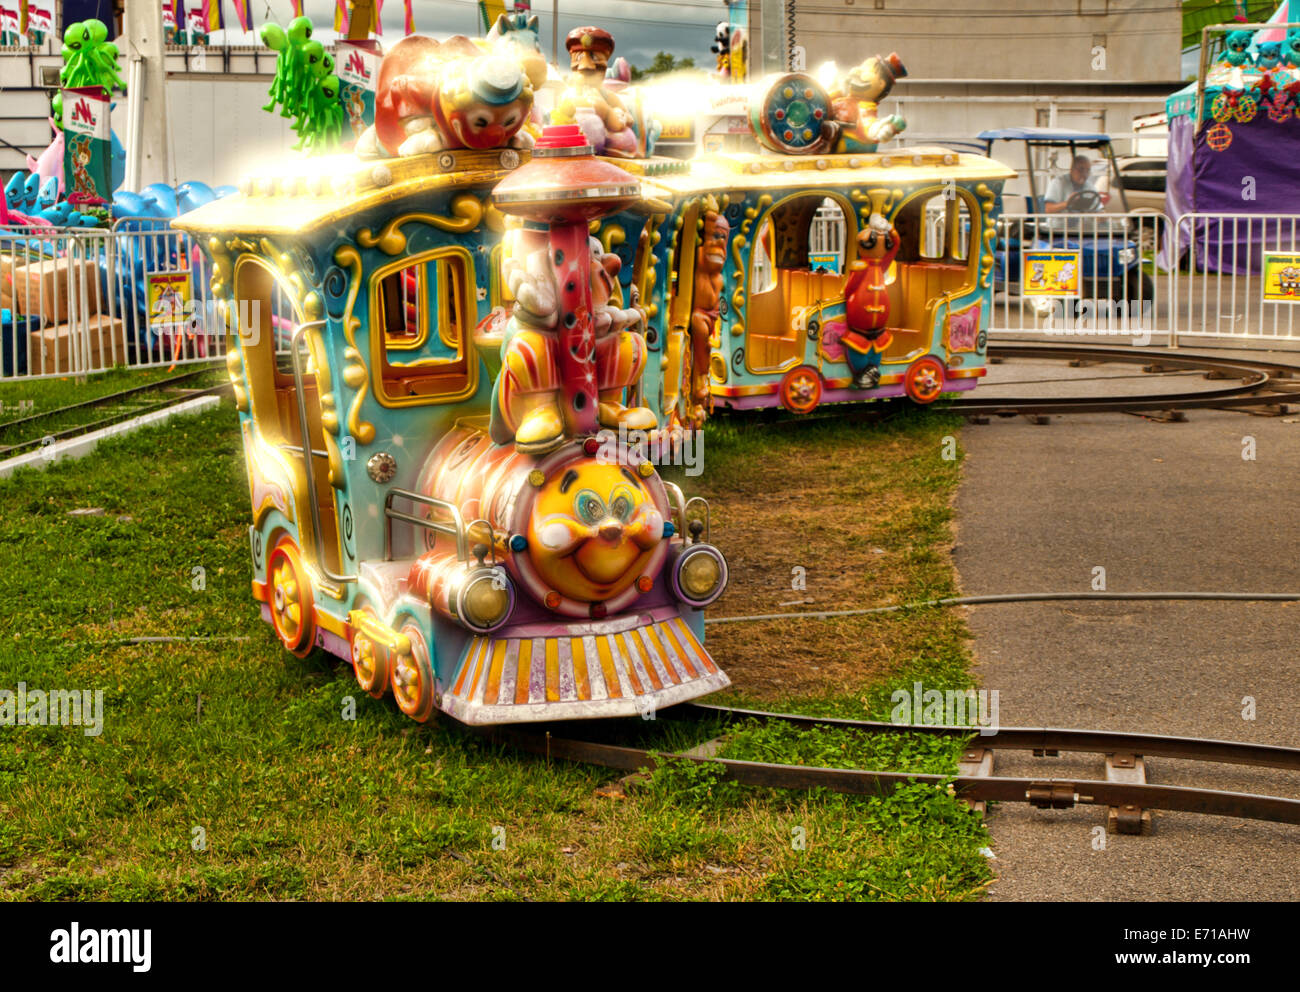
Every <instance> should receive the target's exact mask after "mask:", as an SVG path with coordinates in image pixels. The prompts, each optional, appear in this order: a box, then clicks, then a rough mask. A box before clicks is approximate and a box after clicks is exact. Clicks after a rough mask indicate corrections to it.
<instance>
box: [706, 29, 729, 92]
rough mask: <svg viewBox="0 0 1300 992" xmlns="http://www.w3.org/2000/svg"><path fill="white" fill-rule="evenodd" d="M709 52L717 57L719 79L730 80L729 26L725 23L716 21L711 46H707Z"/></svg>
mask: <svg viewBox="0 0 1300 992" xmlns="http://www.w3.org/2000/svg"><path fill="white" fill-rule="evenodd" d="M709 51H711V52H712V53H713V54H714V55H716V56H717V57H718V59H717V69H718V76H719V78H721V79H730V78H731V25H730V24H729V23H728V22H726V21H718V23H717V26H716V27H714V29H713V44H712V45H710V46H709Z"/></svg>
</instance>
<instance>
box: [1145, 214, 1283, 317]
mask: <svg viewBox="0 0 1300 992" xmlns="http://www.w3.org/2000/svg"><path fill="white" fill-rule="evenodd" d="M1176 232H1177V235H1178V239H1177V241H1176V242H1175V244H1176V245H1177V248H1176V249H1173V250H1171V251H1169V252H1167V253H1165V254H1166V257H1167V259H1168V261H1169V262H1170V264H1173V263H1174V262H1176V263H1177V269H1176V271H1175V272H1174V306H1173V308H1172V309H1173V313H1172V319H1171V325H1170V326H1171V331H1172V334H1173V337H1174V339H1175V343H1176V340H1177V338H1178V337H1226V338H1241V339H1247V340H1249V339H1265V340H1268V339H1277V340H1297V339H1300V319H1297V314H1296V309H1297V304H1300V241H1298V240H1297V236H1300V214H1227V213H1189V214H1183V215H1182V216H1181V217H1179V218H1178V224H1177V225H1176ZM1270 254H1276V255H1279V256H1287V255H1290V256H1297V257H1296V258H1295V264H1292V260H1291V259H1288V258H1285V257H1282V258H1278V259H1275V260H1274V264H1273V266H1272V271H1270V272H1267V273H1266V272H1265V258H1266V256H1268V255H1270ZM1288 285H1290V286H1291V291H1290V292H1289V293H1288V292H1287V289H1288ZM1266 291H1267V294H1266ZM1266 297H1267V298H1266Z"/></svg>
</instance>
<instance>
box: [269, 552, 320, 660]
mask: <svg viewBox="0 0 1300 992" xmlns="http://www.w3.org/2000/svg"><path fill="white" fill-rule="evenodd" d="M266 585H267V592H268V594H269V596H268V599H269V602H270V606H271V626H272V627H274V628H275V633H276V635H277V636H278V637H279V638H280V641H281V642H282V643H283V644H284V646H285V647H286V648H288V649H289V650H290V651H292V652H293V653H294V654H296V655H298V656H299V657H301V656H303V655H305V654H307V653H308V652H309V651H311V649H312V648H313V647H314V646H315V641H316V617H315V614H314V612H313V597H312V588H311V580H310V579H309V578H308V577H307V572H306V570H305V569H304V568H303V567H302V558H301V556H300V555H299V554H298V548H297V547H296V546H295V545H294V543H293V542H292V541H290V540H289V539H287V538H286V539H285V540H283V541H281V542H280V543H279V544H277V545H276V546H275V548H274V549H272V551H271V557H270V558H269V559H268V560H267V565H266Z"/></svg>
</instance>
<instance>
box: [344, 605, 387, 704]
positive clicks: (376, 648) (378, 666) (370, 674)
mask: <svg viewBox="0 0 1300 992" xmlns="http://www.w3.org/2000/svg"><path fill="white" fill-rule="evenodd" d="M366 612H367V613H370V610H369V609H366ZM389 667H390V665H389V659H388V649H387V648H385V647H383V646H381V645H379V644H376V643H375V642H374V641H372V640H371V639H370V638H369V637H367V636H366V635H365V634H363V633H362V632H361V631H359V630H358V631H356V632H355V633H354V634H353V635H352V671H353V673H354V674H355V675H356V677H357V684H358V685H359V686H361V688H363V689H365V690H366V692H368V693H370V695H372V696H374V697H375V698H376V699H379V698H380V697H381V696H383V694H384V693H385V692H387V691H388V677H389Z"/></svg>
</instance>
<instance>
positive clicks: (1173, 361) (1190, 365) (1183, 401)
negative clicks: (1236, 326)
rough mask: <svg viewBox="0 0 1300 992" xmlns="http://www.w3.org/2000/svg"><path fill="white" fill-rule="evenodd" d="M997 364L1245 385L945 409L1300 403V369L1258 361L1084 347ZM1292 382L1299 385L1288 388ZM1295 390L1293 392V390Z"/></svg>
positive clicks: (1030, 349) (1037, 348)
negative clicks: (1190, 375) (1026, 362)
mask: <svg viewBox="0 0 1300 992" xmlns="http://www.w3.org/2000/svg"><path fill="white" fill-rule="evenodd" d="M989 356H990V358H991V359H997V358H1037V359H1053V360H1075V361H1097V362H1124V363H1128V364H1133V365H1147V366H1149V367H1151V368H1153V369H1165V368H1167V369H1170V370H1175V369H1177V370H1191V371H1200V372H1204V373H1208V374H1210V375H1214V376H1216V377H1219V378H1225V379H1231V378H1236V379H1239V380H1241V381H1240V382H1239V383H1238V384H1236V385H1232V386H1225V387H1222V388H1218V389H1206V390H1197V391H1192V392H1181V393H1147V394H1139V395H1135V396H1060V397H1008V398H1001V397H984V396H961V397H955V398H953V399H952V400H950V401H949V402H948V403H947V404H946V405H945V408H946V409H948V410H951V411H953V412H954V413H959V414H962V415H963V416H978V415H984V416H1015V415H1018V414H1052V413H1099V412H1102V413H1130V412H1141V411H1144V410H1190V409H1205V408H1223V407H1241V406H1277V405H1280V404H1284V403H1289V402H1298V401H1300V366H1297V365H1289V364H1286V363H1283V362H1276V361H1269V360H1261V359H1256V358H1224V357H1221V356H1218V355H1200V354H1182V353H1180V354H1174V355H1171V354H1169V353H1167V352H1163V351H1151V350H1147V349H1137V348H1096V347H1091V346H1079V345H1051V344H1002V345H993V346H990V348H989ZM1286 380H1296V381H1294V382H1293V383H1286V384H1284V382H1285V381H1286ZM1288 386H1290V388H1288Z"/></svg>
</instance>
